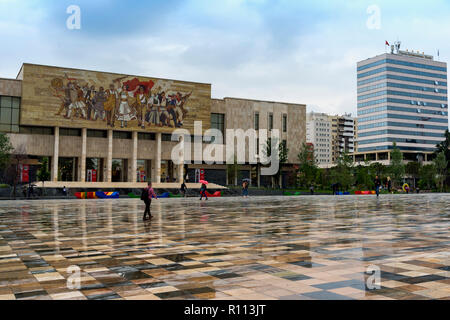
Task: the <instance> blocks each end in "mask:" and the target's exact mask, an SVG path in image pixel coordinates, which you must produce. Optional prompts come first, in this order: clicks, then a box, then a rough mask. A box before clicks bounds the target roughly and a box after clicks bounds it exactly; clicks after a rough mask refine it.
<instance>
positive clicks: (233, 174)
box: [227, 156, 241, 185]
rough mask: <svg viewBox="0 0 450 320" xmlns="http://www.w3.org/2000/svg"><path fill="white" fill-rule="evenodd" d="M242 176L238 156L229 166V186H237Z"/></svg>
mask: <svg viewBox="0 0 450 320" xmlns="http://www.w3.org/2000/svg"><path fill="white" fill-rule="evenodd" d="M240 176H241V170H240V166H239V164H238V163H237V158H236V156H235V157H234V160H233V162H232V163H229V164H227V177H228V184H229V185H236V184H237V181H238V180H239V178H240Z"/></svg>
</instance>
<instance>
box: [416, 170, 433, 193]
mask: <svg viewBox="0 0 450 320" xmlns="http://www.w3.org/2000/svg"><path fill="white" fill-rule="evenodd" d="M419 175H420V181H419V187H420V188H421V189H428V190H431V189H432V188H433V183H434V180H435V177H436V167H435V166H434V164H427V165H424V166H422V167H421V168H420V171H419Z"/></svg>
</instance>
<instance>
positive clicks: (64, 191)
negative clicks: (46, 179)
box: [63, 186, 67, 197]
mask: <svg viewBox="0 0 450 320" xmlns="http://www.w3.org/2000/svg"><path fill="white" fill-rule="evenodd" d="M63 194H64V197H67V189H66V186H64V187H63Z"/></svg>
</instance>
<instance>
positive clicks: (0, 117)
mask: <svg viewBox="0 0 450 320" xmlns="http://www.w3.org/2000/svg"><path fill="white" fill-rule="evenodd" d="M0 123H2V124H11V108H5V107H2V108H1V110H0Z"/></svg>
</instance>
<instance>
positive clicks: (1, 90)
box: [0, 79, 22, 97]
mask: <svg viewBox="0 0 450 320" xmlns="http://www.w3.org/2000/svg"><path fill="white" fill-rule="evenodd" d="M0 96H11V97H20V96H22V81H20V80H14V79H0Z"/></svg>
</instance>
